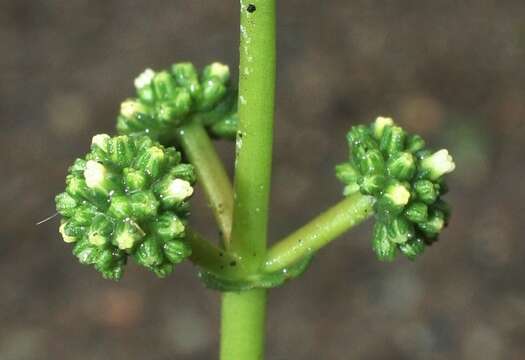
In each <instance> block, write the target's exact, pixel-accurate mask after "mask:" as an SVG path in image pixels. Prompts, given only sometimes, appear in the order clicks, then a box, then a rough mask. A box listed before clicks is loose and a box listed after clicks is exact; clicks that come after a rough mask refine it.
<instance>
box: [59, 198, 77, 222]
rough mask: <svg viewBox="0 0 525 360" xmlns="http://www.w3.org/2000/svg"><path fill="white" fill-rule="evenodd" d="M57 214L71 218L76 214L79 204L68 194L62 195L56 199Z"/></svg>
mask: <svg viewBox="0 0 525 360" xmlns="http://www.w3.org/2000/svg"><path fill="white" fill-rule="evenodd" d="M55 203H56V207H57V212H58V213H59V214H60V215H62V216H67V217H70V216H72V215H73V214H74V212H75V208H76V207H77V206H78V205H79V203H78V202H77V201H76V200H75V198H74V197H72V196H71V195H69V194H68V193H61V194H58V195H57V196H56V197H55Z"/></svg>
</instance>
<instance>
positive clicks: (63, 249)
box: [0, 0, 525, 360]
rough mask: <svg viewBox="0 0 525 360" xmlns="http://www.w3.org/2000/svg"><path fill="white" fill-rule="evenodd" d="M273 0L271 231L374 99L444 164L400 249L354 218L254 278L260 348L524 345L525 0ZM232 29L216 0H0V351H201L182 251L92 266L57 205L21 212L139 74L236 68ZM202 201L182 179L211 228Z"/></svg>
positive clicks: (301, 201)
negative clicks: (279, 267) (77, 249)
mask: <svg viewBox="0 0 525 360" xmlns="http://www.w3.org/2000/svg"><path fill="white" fill-rule="evenodd" d="M278 3H279V4H278V8H279V20H278V34H279V39H278V53H279V60H278V96H277V121H276V126H275V155H274V167H273V194H272V200H271V230H270V238H271V241H275V240H276V239H278V238H280V237H282V236H284V235H286V234H287V233H289V232H290V231H292V230H294V229H296V228H297V227H299V226H300V225H301V224H303V223H305V222H306V221H308V220H309V219H310V218H312V217H313V216H315V215H316V214H317V213H318V212H319V211H321V210H323V209H325V208H326V207H328V206H330V205H331V204H333V203H334V202H336V201H337V200H338V199H339V198H340V196H341V190H342V187H341V185H340V184H339V183H338V182H337V180H336V179H335V177H334V176H333V167H334V165H335V164H337V163H339V162H342V161H344V160H345V158H346V156H347V147H346V142H345V133H346V131H347V130H348V129H349V128H350V126H352V125H354V124H357V123H362V122H368V121H371V120H372V119H374V118H375V117H376V116H377V115H391V116H393V117H394V118H395V119H396V120H397V121H398V122H399V123H400V124H401V125H403V126H405V127H406V128H408V129H410V130H411V131H417V132H419V133H421V134H422V135H424V136H425V137H426V138H428V139H429V143H430V144H431V145H434V146H435V147H442V146H447V147H448V148H449V149H450V150H451V152H452V153H453V154H454V156H455V159H456V162H457V171H456V172H455V173H454V174H453V175H452V176H450V178H449V185H450V188H451V191H450V193H449V195H448V201H450V203H451V204H453V207H454V214H453V218H452V222H451V224H450V226H449V228H448V229H447V230H446V231H445V232H444V233H443V235H442V237H441V239H440V241H439V242H438V243H437V244H435V245H434V246H432V248H431V249H429V250H428V251H427V252H426V253H425V254H424V255H423V256H422V257H421V258H419V259H418V260H417V261H416V262H413V263H412V262H409V261H407V260H405V259H401V258H400V259H398V260H397V261H395V262H394V263H391V264H385V263H380V262H378V261H377V260H376V259H375V257H374V255H373V253H372V251H371V248H370V244H369V242H370V238H371V231H370V227H371V223H367V225H365V226H361V227H359V229H358V230H355V231H352V232H350V233H348V234H347V235H345V236H343V237H342V238H341V239H339V240H338V241H336V242H335V243H334V244H333V245H331V246H329V247H328V248H326V249H325V250H323V251H321V252H320V253H319V254H318V256H316V258H315V260H314V262H313V263H312V265H311V267H310V269H309V271H308V272H307V273H306V274H305V275H304V276H303V277H301V278H300V279H298V280H295V281H293V282H291V283H289V284H288V285H287V286H285V287H283V288H279V289H276V290H273V291H272V292H271V295H270V298H269V318H268V339H267V344H268V345H267V358H268V359H270V360H285V359H286V360H288V359H304V360H309V359H311V360H314V359H315V360H317V359H328V360H346V359H363V360H372V359H427V360H441V359H443V360H445V359H447V360H450V359H466V360H470V359H476V360H483V359H487V360H495V359H505V360H509V359H510V360H521V359H524V358H525V341H524V340H525V285H524V277H525V261H524V257H525V242H524V241H523V234H524V231H525V221H524V220H525V219H524V214H525V206H524V203H525V187H524V186H523V178H524V177H525V170H524V165H523V164H524V161H523V159H524V155H525V151H524V146H525V125H524V123H525V121H524V119H525V102H524V100H525V71H524V64H525V2H523V1H518V0H515V1H495V0H493V1H491V0H478V1H452V0H440V1H408V0H404V1H371V0H367V1H364V0H363V1H359V0H358V1H346V0H332V1H311V0H286V1H278ZM238 36H239V20H238V2H237V1H233V0H222V1H210V0H192V1H189V0H187V1H182V0H172V1H130V0H127V1H124V0H120V1H116V0H111V1H93V0H92V1H87V0H68V1H65V0H64V1H58V0H48V1H36V0H32V1H28V0H1V1H0V69H1V70H0V127H1V131H0V159H1V164H2V165H1V168H0V202H1V206H2V209H4V210H3V213H2V216H1V217H0V359H2V360H31V359H38V360H40V359H76V360H88V359H93V360H94V359H97V360H98V359H127V360H132V359H137V360H138V359H151V360H162V359H181V360H184V359H213V358H216V354H217V352H218V328H219V295H218V294H217V293H215V292H213V291H210V290H206V289H204V288H203V287H202V286H201V284H200V283H199V281H198V279H197V277H196V271H195V269H194V268H193V267H192V266H191V265H190V264H184V265H181V266H179V267H178V268H177V270H176V271H175V273H174V274H173V275H172V276H171V277H169V278H168V279H166V280H159V279H156V278H155V277H154V276H153V275H152V274H151V273H149V272H146V271H145V270H143V269H140V268H138V267H136V266H128V269H127V271H126V274H125V276H124V279H123V280H122V281H121V282H120V283H114V282H110V281H105V280H103V279H102V278H101V277H100V276H99V275H98V274H97V273H96V272H95V271H94V270H93V269H91V268H88V267H84V266H80V265H79V264H78V263H77V261H76V260H75V259H74V257H73V256H72V255H71V253H70V248H69V247H68V246H67V244H64V243H63V242H62V241H61V240H60V237H59V235H58V233H57V228H58V225H57V224H58V219H56V218H55V219H53V220H50V221H48V222H46V223H44V224H42V225H39V226H36V225H35V223H36V222H37V221H39V220H42V219H44V218H46V217H47V216H49V215H52V214H53V213H54V212H55V210H54V202H53V198H54V196H55V194H57V193H58V192H60V191H62V189H63V188H64V177H65V173H66V169H67V167H68V166H69V164H71V163H72V161H73V160H74V159H75V158H76V157H79V156H81V155H82V154H84V153H85V152H86V149H87V148H88V145H89V142H90V139H91V136H92V135H93V134H96V133H101V132H110V133H111V132H113V131H114V124H115V117H116V114H117V112H118V109H119V103H120V102H121V101H122V100H123V99H125V98H126V97H128V96H131V95H132V94H133V81H132V80H133V79H134V77H135V76H136V75H137V74H139V73H140V72H141V71H142V70H143V69H144V68H146V67H152V68H154V69H161V68H165V67H167V66H169V65H170V64H171V63H173V62H178V61H185V60H191V61H193V62H195V63H196V64H197V65H198V66H203V65H205V64H207V63H209V62H211V61H216V60H217V61H223V62H225V63H228V64H230V65H231V68H232V69H233V70H234V71H233V72H236V69H237V66H238V58H237V56H238V55H237V47H238V45H237V41H238ZM218 146H219V149H220V152H221V155H222V156H223V157H224V159H225V160H226V161H228V162H229V164H231V163H232V153H233V151H234V149H233V145H232V144H230V143H226V142H222V143H219V144H218ZM229 170H231V169H229ZM209 213H210V212H209V209H208V208H207V205H206V203H205V201H204V199H203V197H202V196H201V195H199V194H197V196H196V197H195V198H194V199H193V214H194V215H195V216H194V217H193V220H192V221H193V224H194V226H195V227H197V228H199V229H201V230H202V231H204V232H207V233H208V234H210V235H212V236H213V235H215V234H214V230H213V227H212V226H211V224H212V223H211V221H212V218H211V216H210V215H209ZM197 214H199V216H198V218H197V216H196V215H197ZM209 229H212V230H209ZM239 360H242V359H239Z"/></svg>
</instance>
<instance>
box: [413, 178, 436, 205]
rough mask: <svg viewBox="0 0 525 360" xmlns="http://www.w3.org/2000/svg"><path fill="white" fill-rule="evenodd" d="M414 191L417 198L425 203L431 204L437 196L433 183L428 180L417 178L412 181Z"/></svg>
mask: <svg viewBox="0 0 525 360" xmlns="http://www.w3.org/2000/svg"><path fill="white" fill-rule="evenodd" d="M414 192H415V194H416V196H417V198H418V199H419V200H421V201H422V202H424V203H425V204H428V205H430V204H432V203H434V202H435V201H436V199H437V198H438V196H439V193H438V191H437V190H436V187H435V185H434V183H432V182H431V181H428V180H418V181H416V182H415V183H414Z"/></svg>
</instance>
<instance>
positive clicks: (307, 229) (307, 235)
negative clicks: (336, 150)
mask: <svg viewBox="0 0 525 360" xmlns="http://www.w3.org/2000/svg"><path fill="white" fill-rule="evenodd" d="M373 205H374V198H373V197H371V196H365V195H361V194H354V195H351V196H349V197H347V198H345V199H344V200H342V201H341V202H339V203H338V204H336V205H335V206H333V207H331V208H329V209H328V210H326V211H325V212H323V213H322V214H321V215H319V216H318V217H316V218H315V219H313V220H312V221H310V222H309V223H308V224H306V225H304V226H303V227H301V228H300V229H298V230H296V231H295V232H294V233H292V234H291V235H288V236H287V237H286V238H284V239H283V240H281V241H279V242H278V243H277V244H275V245H274V246H272V247H271V248H270V249H269V250H268V253H267V255H266V261H265V263H264V270H265V271H267V272H275V271H279V270H282V269H285V268H286V267H288V266H290V265H292V264H293V263H295V262H297V261H298V260H300V259H302V258H304V257H305V256H308V255H312V254H313V253H315V252H316V251H317V250H319V249H320V248H322V247H323V246H325V245H326V244H328V243H329V242H330V241H332V240H334V239H335V238H337V237H338V236H340V235H341V234H343V233H344V232H346V231H348V230H349V229H351V228H352V227H354V226H355V225H357V224H359V223H361V222H362V221H364V220H366V219H367V218H369V217H370V216H371V215H372V214H373V212H374V209H373Z"/></svg>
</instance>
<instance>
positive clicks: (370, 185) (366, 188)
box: [359, 175, 386, 196]
mask: <svg viewBox="0 0 525 360" xmlns="http://www.w3.org/2000/svg"><path fill="white" fill-rule="evenodd" d="M385 183H386V177H385V176H383V175H367V176H363V177H362V178H361V179H360V180H359V189H360V190H361V192H362V193H363V194H365V195H374V196H378V195H379V194H380V192H381V190H383V188H384V187H385Z"/></svg>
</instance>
